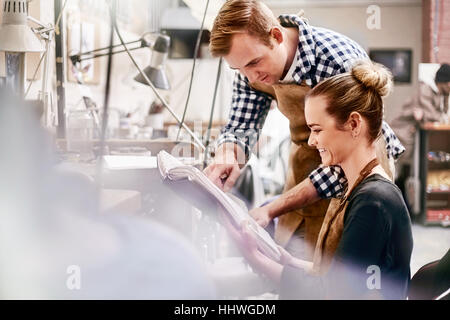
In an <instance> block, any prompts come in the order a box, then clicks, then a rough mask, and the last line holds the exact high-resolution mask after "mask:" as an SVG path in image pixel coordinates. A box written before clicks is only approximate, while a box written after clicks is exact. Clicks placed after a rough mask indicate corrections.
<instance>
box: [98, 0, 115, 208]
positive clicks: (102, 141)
mask: <svg viewBox="0 0 450 320" xmlns="http://www.w3.org/2000/svg"><path fill="white" fill-rule="evenodd" d="M115 9H116V0H112V2H111V8H110V19H111V32H110V36H109V50H108V64H107V71H106V84H105V98H104V102H103V117H102V128H101V132H100V133H101V135H100V150H99V159H100V160H99V161H97V179H96V181H97V184H96V186H97V191H98V193H99V192H100V188H101V187H102V181H101V180H102V179H101V178H102V172H103V161H102V158H103V151H104V149H105V140H106V128H107V126H108V107H109V93H110V89H111V69H112V45H113V41H114V27H113V26H114V22H115V18H116V10H115ZM97 209H98V212H100V202H98V203H97Z"/></svg>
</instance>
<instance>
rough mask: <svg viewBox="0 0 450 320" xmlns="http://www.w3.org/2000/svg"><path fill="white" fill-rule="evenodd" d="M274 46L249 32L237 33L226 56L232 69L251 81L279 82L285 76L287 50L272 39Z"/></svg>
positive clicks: (267, 83) (268, 83) (269, 83)
mask: <svg viewBox="0 0 450 320" xmlns="http://www.w3.org/2000/svg"><path fill="white" fill-rule="evenodd" d="M271 41H272V44H273V47H272V48H270V47H268V46H267V45H265V44H264V43H263V42H262V41H260V40H259V39H258V38H256V37H254V36H251V35H248V34H247V33H237V34H234V35H233V38H232V40H231V49H230V52H229V53H228V55H226V56H225V57H224V58H225V60H226V61H227V63H228V64H229V66H230V67H231V68H232V69H235V70H238V71H239V72H240V73H241V74H242V75H244V76H246V77H247V78H248V79H249V81H250V82H262V83H264V84H266V85H272V84H275V83H277V82H278V81H279V80H280V79H281V77H282V76H283V73H284V69H285V65H286V60H287V52H286V47H285V45H282V44H283V40H281V42H279V41H277V40H275V38H272V39H271Z"/></svg>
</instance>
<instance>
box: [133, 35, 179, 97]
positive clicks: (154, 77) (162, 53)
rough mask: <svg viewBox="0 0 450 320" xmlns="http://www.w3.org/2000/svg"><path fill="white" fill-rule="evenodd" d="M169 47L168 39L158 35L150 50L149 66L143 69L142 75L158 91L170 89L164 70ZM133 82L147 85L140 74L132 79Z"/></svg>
mask: <svg viewBox="0 0 450 320" xmlns="http://www.w3.org/2000/svg"><path fill="white" fill-rule="evenodd" d="M169 46H170V38H169V37H168V36H166V35H159V36H158V38H157V39H156V41H155V44H154V45H153V48H152V58H151V61H150V65H149V66H148V67H147V68H145V69H144V73H145V75H146V76H147V78H148V79H149V80H150V81H151V82H152V83H153V85H154V86H155V87H156V88H158V89H164V90H169V89H170V84H169V80H168V79H167V75H166V69H165V66H164V64H165V62H166V59H167V54H168V52H169ZM134 80H136V81H137V82H140V83H143V84H145V85H148V84H147V81H146V80H145V78H144V77H143V76H142V75H141V74H140V73H139V74H138V75H137V76H136V77H134Z"/></svg>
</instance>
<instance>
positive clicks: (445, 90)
mask: <svg viewBox="0 0 450 320" xmlns="http://www.w3.org/2000/svg"><path fill="white" fill-rule="evenodd" d="M436 85H437V87H438V89H439V92H440V93H441V94H442V95H444V96H448V95H449V93H450V82H438V83H436Z"/></svg>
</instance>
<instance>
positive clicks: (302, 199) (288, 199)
mask: <svg viewBox="0 0 450 320" xmlns="http://www.w3.org/2000/svg"><path fill="white" fill-rule="evenodd" d="M319 199H320V197H319V195H318V193H317V190H316V188H315V187H314V185H313V184H312V182H311V180H309V178H306V179H305V180H303V181H302V182H300V183H299V184H298V185H296V186H295V187H294V188H292V189H291V190H289V191H287V192H286V193H283V194H282V195H281V196H280V197H278V198H277V199H276V200H275V201H273V202H271V203H269V204H268V205H267V207H268V208H267V209H268V210H269V215H270V217H271V218H272V219H273V218H275V217H278V216H280V215H283V214H285V213H287V212H290V211H292V210H296V209H301V208H303V207H306V206H308V205H310V204H312V203H314V202H316V201H318V200H319Z"/></svg>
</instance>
